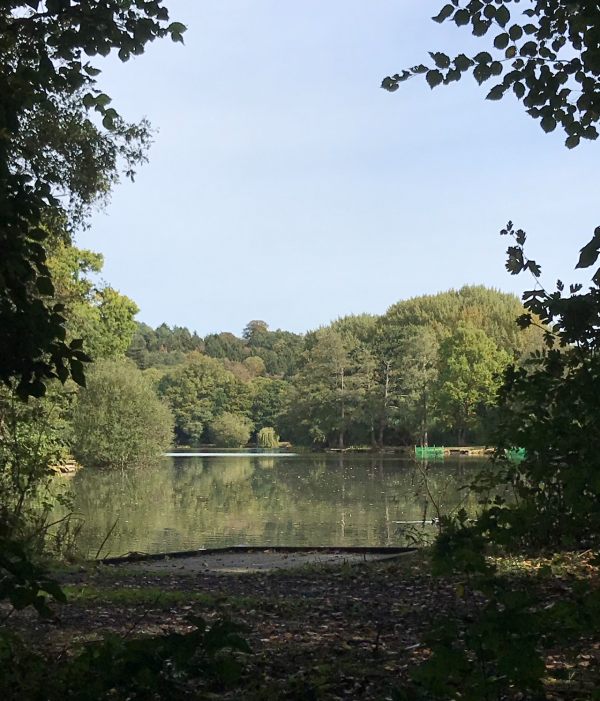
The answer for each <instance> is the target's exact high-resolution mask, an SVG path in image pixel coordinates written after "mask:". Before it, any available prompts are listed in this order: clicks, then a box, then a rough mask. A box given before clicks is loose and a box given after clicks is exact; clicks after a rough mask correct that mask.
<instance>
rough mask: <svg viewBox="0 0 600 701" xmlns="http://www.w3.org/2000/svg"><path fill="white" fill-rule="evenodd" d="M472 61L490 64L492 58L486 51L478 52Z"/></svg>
mask: <svg viewBox="0 0 600 701" xmlns="http://www.w3.org/2000/svg"><path fill="white" fill-rule="evenodd" d="M474 60H475V61H476V62H477V63H491V62H492V56H491V54H489V53H488V52H487V51H480V52H479V53H478V54H477V55H476V56H475V57H474Z"/></svg>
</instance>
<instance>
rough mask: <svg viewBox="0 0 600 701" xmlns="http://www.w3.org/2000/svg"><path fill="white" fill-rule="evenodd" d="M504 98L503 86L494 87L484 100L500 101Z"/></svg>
mask: <svg viewBox="0 0 600 701" xmlns="http://www.w3.org/2000/svg"><path fill="white" fill-rule="evenodd" d="M503 97H504V86H502V85H496V86H494V87H493V88H492V89H491V90H490V91H489V93H488V94H487V96H486V100H501V99H502V98H503Z"/></svg>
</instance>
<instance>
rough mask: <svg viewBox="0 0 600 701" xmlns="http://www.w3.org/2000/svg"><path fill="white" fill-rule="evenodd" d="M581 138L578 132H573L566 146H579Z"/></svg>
mask: <svg viewBox="0 0 600 701" xmlns="http://www.w3.org/2000/svg"><path fill="white" fill-rule="evenodd" d="M580 140H581V139H580V137H579V136H577V134H573V135H571V136H569V137H568V138H567V140H566V141H565V146H566V147H567V148H569V149H571V148H575V147H576V146H579V142H580Z"/></svg>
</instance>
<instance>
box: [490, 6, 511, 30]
mask: <svg viewBox="0 0 600 701" xmlns="http://www.w3.org/2000/svg"><path fill="white" fill-rule="evenodd" d="M494 19H495V20H496V22H498V24H499V25H500V26H501V27H504V26H506V25H507V24H508V23H509V22H510V12H509V11H508V8H507V7H506V5H500V7H499V8H498V11H497V12H496V16H495V17H494Z"/></svg>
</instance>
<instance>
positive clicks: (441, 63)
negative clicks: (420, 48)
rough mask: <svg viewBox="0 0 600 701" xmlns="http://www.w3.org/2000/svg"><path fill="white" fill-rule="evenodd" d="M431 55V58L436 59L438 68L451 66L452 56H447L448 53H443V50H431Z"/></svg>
mask: <svg viewBox="0 0 600 701" xmlns="http://www.w3.org/2000/svg"><path fill="white" fill-rule="evenodd" d="M429 55H430V56H431V58H432V59H433V60H434V62H435V65H436V66H437V67H438V68H449V66H450V57H449V56H447V55H446V54H443V53H441V52H439V51H438V52H432V51H430V52H429Z"/></svg>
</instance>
